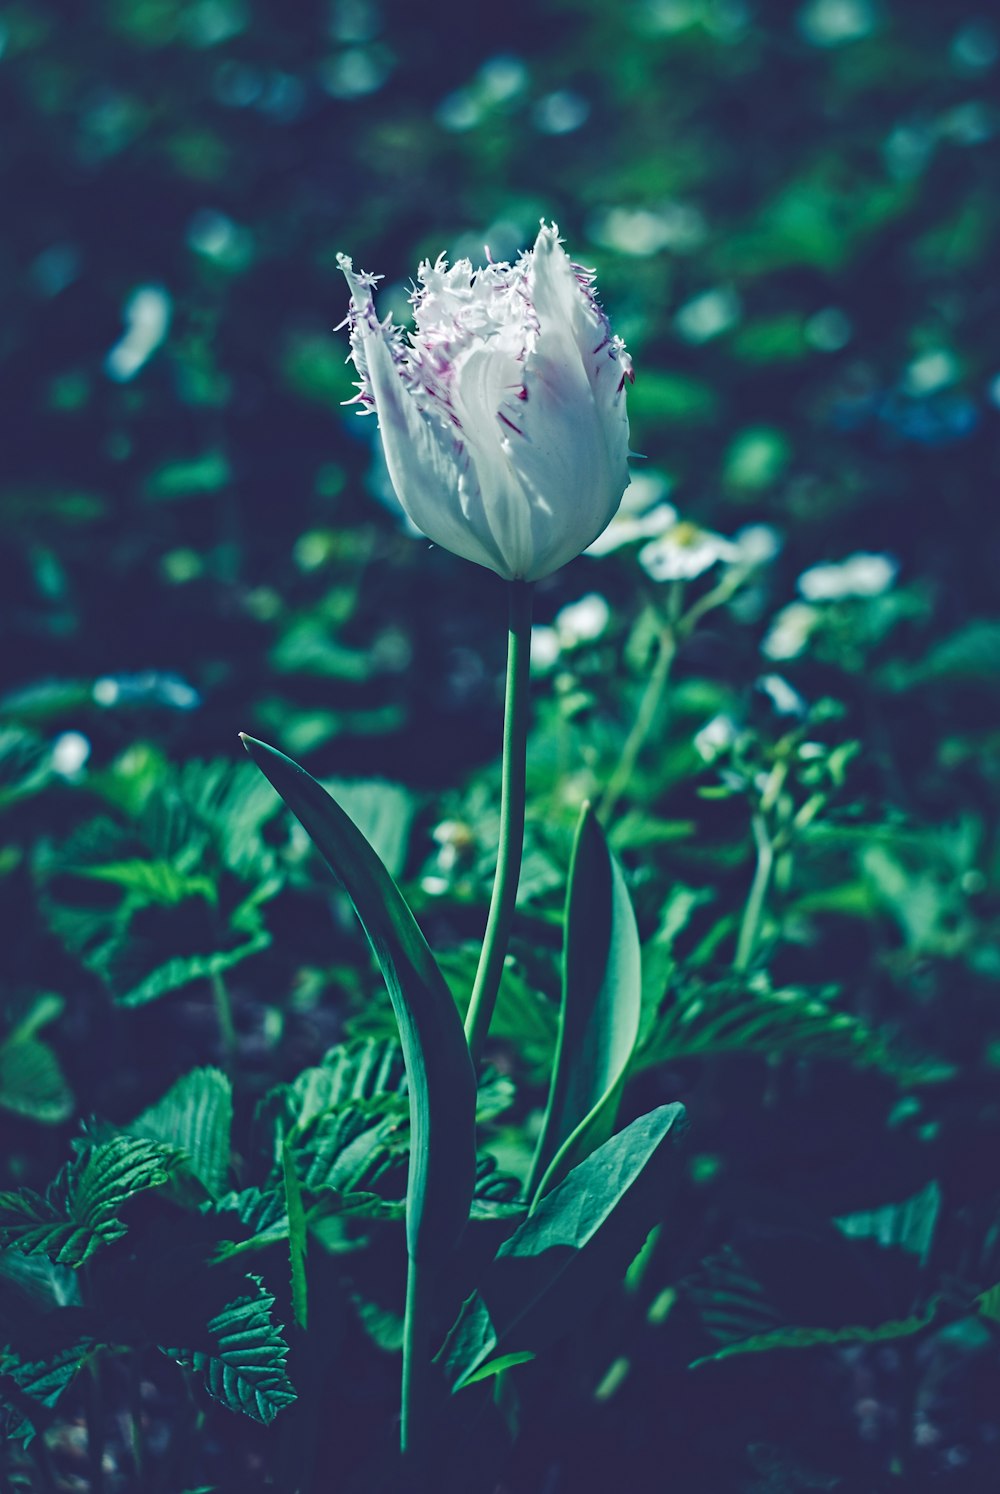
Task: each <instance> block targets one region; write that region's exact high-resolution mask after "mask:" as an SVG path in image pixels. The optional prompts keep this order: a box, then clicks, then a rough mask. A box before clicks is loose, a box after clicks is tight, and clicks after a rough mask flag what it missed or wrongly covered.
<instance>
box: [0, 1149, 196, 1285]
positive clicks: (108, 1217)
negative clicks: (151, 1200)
mask: <svg viewBox="0 0 1000 1494" xmlns="http://www.w3.org/2000/svg"><path fill="white" fill-rule="evenodd" d="M178 1161H179V1157H178V1154H177V1151H176V1150H175V1148H173V1147H170V1146H164V1145H162V1144H161V1143H159V1142H153V1141H142V1140H139V1139H137V1138H133V1137H128V1136H116V1137H114V1138H113V1139H112V1140H111V1141H107V1142H100V1143H92V1142H84V1143H82V1144H80V1146H79V1148H78V1151H77V1155H76V1156H75V1157H74V1159H73V1161H72V1162H68V1163H67V1164H66V1166H65V1167H64V1168H63V1169H62V1171H61V1172H60V1174H59V1176H58V1177H57V1178H56V1179H55V1181H54V1182H53V1183H52V1184H51V1186H50V1187H49V1189H48V1190H47V1192H46V1193H45V1194H44V1195H40V1194H37V1193H33V1192H31V1191H30V1190H29V1189H23V1190H22V1191H21V1192H19V1193H0V1245H4V1246H6V1245H15V1246H16V1247H17V1249H18V1250H21V1251H24V1252H25V1253H26V1254H29V1255H30V1254H33V1253H34V1252H36V1251H38V1252H40V1253H41V1254H43V1255H47V1256H48V1258H49V1259H50V1260H51V1261H54V1262H55V1263H56V1264H57V1265H63V1266H80V1265H82V1264H83V1263H84V1261H86V1260H89V1258H90V1257H91V1256H92V1255H93V1254H94V1253H95V1252H96V1251H98V1250H100V1249H101V1247H102V1246H105V1245H109V1244H111V1243H112V1242H113V1241H115V1240H119V1239H121V1237H122V1235H124V1234H125V1232H126V1230H127V1229H128V1225H127V1224H126V1223H125V1221H124V1220H123V1219H122V1218H121V1215H120V1211H121V1209H122V1207H123V1205H125V1204H127V1203H128V1202H129V1201H130V1200H131V1199H133V1198H135V1197H136V1196H137V1195H138V1194H140V1193H144V1192H147V1191H148V1190H149V1189H151V1188H161V1187H162V1186H163V1184H164V1183H166V1182H167V1181H168V1179H169V1178H170V1176H171V1173H172V1172H173V1171H174V1170H175V1168H176V1167H177V1164H178Z"/></svg>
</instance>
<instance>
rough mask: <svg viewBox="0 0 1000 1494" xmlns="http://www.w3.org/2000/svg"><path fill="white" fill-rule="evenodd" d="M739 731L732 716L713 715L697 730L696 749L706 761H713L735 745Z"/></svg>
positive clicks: (695, 737)
mask: <svg viewBox="0 0 1000 1494" xmlns="http://www.w3.org/2000/svg"><path fill="white" fill-rule="evenodd" d="M738 731H739V729H738V727H737V725H736V722H735V721H734V720H733V718H732V716H726V715H724V714H723V715H719V716H713V717H712V719H711V721H706V723H705V725H704V726H703V727H702V728H701V730H700V731H696V732H695V734H694V739H693V740H694V750H695V752H697V754H698V756H699V757H700V758H703V759H704V761H705V762H706V763H713V762H715V759H716V758H717V757H721V755H722V754H723V753H724V752H727V751H728V750H729V748H730V747H731V746H732V745H733V743H734V742H735V741H736V738H737V735H738Z"/></svg>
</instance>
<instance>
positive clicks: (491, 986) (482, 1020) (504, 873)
mask: <svg viewBox="0 0 1000 1494" xmlns="http://www.w3.org/2000/svg"><path fill="white" fill-rule="evenodd" d="M532 593H533V587H532V585H531V583H530V582H525V581H512V582H511V583H510V591H509V604H510V621H509V624H508V629H507V690H506V695H505V698H504V724H503V766H502V773H501V780H500V844H499V848H498V853H497V869H496V876H495V878H494V881H493V895H492V897H491V899H490V911H489V916H488V918H487V920H486V934H485V937H484V939H483V948H482V953H481V954H480V957H479V966H478V969H477V970H476V979H475V983H474V985H473V987H472V999H471V1001H470V1002H469V1011H468V1015H467V1017H466V1021H465V1035H466V1037H467V1038H468V1041H469V1051H470V1052H471V1054H472V1059H473V1062H474V1063H475V1062H478V1060H479V1058H480V1057H481V1055H482V1050H483V1044H484V1043H485V1041H486V1035H487V1033H488V1032H489V1028H490V1021H491V1019H492V1016H493V1008H494V1006H495V1005H496V999H497V992H498V991H499V989H500V977H501V975H502V974H503V964H504V959H505V957H506V954H507V945H508V943H509V942H510V930H511V924H512V923H513V921H514V905H515V903H516V901H517V884H518V879H519V877H520V873H521V854H522V848H523V844H524V799H525V773H526V754H527V743H528V704H529V702H528V683H529V669H530V663H531V611H532V601H533V595H532Z"/></svg>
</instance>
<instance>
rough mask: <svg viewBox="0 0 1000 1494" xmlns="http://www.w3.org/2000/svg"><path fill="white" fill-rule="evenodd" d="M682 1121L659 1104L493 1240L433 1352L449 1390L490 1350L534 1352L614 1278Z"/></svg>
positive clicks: (669, 1160)
mask: <svg viewBox="0 0 1000 1494" xmlns="http://www.w3.org/2000/svg"><path fill="white" fill-rule="evenodd" d="M682 1127H683V1109H682V1107H681V1106H679V1105H663V1106H661V1107H660V1108H659V1109H658V1110H654V1111H652V1112H651V1113H650V1114H649V1115H645V1116H642V1117H641V1118H640V1119H639V1120H636V1121H633V1122H632V1124H631V1125H630V1126H626V1128H625V1129H624V1130H623V1131H621V1132H620V1133H619V1134H618V1135H617V1136H614V1137H612V1139H611V1140H610V1141H606V1142H604V1144H603V1145H602V1146H600V1147H598V1148H597V1150H596V1151H594V1152H592V1153H591V1155H590V1156H589V1157H588V1158H587V1159H586V1160H585V1161H583V1162H580V1163H578V1164H577V1166H576V1167H575V1168H574V1169H573V1170H572V1172H570V1173H569V1174H568V1175H567V1176H566V1177H565V1178H563V1180H562V1181H561V1182H560V1183H558V1184H556V1186H555V1187H554V1188H553V1189H552V1191H551V1192H550V1193H547V1194H545V1196H544V1197H543V1198H542V1199H541V1200H540V1201H539V1202H538V1204H537V1205H536V1207H535V1208H534V1209H533V1211H532V1213H531V1214H529V1216H528V1218H527V1219H526V1220H525V1221H524V1223H523V1224H522V1225H520V1226H519V1228H518V1229H517V1230H515V1231H514V1233H513V1234H512V1235H511V1237H510V1238H509V1239H508V1240H506V1241H505V1242H504V1244H503V1245H502V1246H501V1247H500V1249H499V1251H498V1252H497V1255H496V1258H495V1259H494V1261H493V1262H492V1264H491V1265H490V1266H489V1267H488V1268H487V1271H486V1273H485V1275H484V1276H483V1278H482V1279H481V1280H480V1282H479V1286H478V1288H477V1290H476V1291H475V1292H474V1293H473V1295H472V1296H471V1297H470V1298H469V1299H468V1301H467V1302H466V1303H465V1305H464V1306H463V1308H462V1312H461V1314H460V1316H459V1319H458V1321H457V1323H456V1324H455V1326H454V1327H453V1328H452V1330H451V1332H450V1334H449V1335H448V1339H447V1341H446V1343H445V1345H444V1347H443V1348H442V1350H441V1354H440V1356H439V1358H440V1361H441V1364H442V1367H443V1369H444V1371H445V1374H446V1375H447V1377H448V1380H449V1382H450V1383H451V1385H452V1387H453V1389H455V1390H460V1389H461V1388H462V1386H463V1385H465V1384H466V1383H468V1380H469V1377H470V1376H471V1375H474V1374H476V1373H477V1371H480V1370H481V1369H482V1368H483V1366H484V1365H485V1364H487V1363H488V1362H492V1360H493V1356H494V1355H500V1356H503V1357H504V1358H506V1357H507V1356H508V1355H510V1354H518V1355H526V1354H529V1353H531V1354H535V1353H537V1352H538V1350H539V1349H541V1348H544V1347H546V1346H547V1345H548V1344H549V1343H551V1342H552V1341H553V1340H554V1339H556V1338H558V1337H560V1336H561V1335H562V1334H563V1333H565V1332H566V1330H567V1329H568V1328H569V1326H570V1325H571V1324H572V1323H574V1322H575V1321H577V1320H578V1315H579V1312H580V1306H581V1303H584V1302H586V1303H591V1304H593V1303H596V1302H597V1301H598V1300H599V1299H600V1297H601V1296H602V1295H603V1293H604V1292H606V1291H607V1290H608V1289H609V1288H610V1287H611V1286H613V1285H614V1284H615V1282H616V1281H618V1280H620V1279H621V1277H622V1276H623V1275H624V1272H625V1269H626V1267H627V1266H628V1263H629V1261H630V1260H631V1259H632V1257H633V1256H634V1255H635V1254H636V1251H637V1250H638V1249H639V1247H640V1245H641V1244H642V1242H643V1239H644V1238H645V1236H646V1235H647V1234H648V1233H649V1230H650V1229H651V1227H652V1225H653V1223H654V1222H655V1220H656V1218H657V1217H658V1215H659V1213H660V1211H661V1210H662V1208H663V1204H664V1194H665V1192H666V1190H667V1187H668V1183H669V1179H670V1176H671V1172H672V1171H673V1168H674V1166H675V1165H676V1164H675V1157H674V1143H675V1141H676V1137H677V1134H678V1132H679V1131H680V1130H681V1129H682ZM675 1128H676V1129H675ZM508 1362H509V1361H508Z"/></svg>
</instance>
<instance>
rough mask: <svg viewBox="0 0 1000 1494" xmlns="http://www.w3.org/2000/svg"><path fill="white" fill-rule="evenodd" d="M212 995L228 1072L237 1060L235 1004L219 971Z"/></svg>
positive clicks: (213, 984) (213, 981) (215, 977)
mask: <svg viewBox="0 0 1000 1494" xmlns="http://www.w3.org/2000/svg"><path fill="white" fill-rule="evenodd" d="M212 995H213V997H214V998H215V1015H216V1018H217V1020H218V1023H219V1041H220V1042H221V1044H222V1056H223V1063H224V1065H225V1067H226V1069H227V1071H230V1070H232V1068H233V1065H234V1062H235V1059H236V1023H235V1021H234V1020H233V1003H232V1000H231V998H230V995H229V988H228V986H227V985H226V982H225V981H224V980H223V978H222V976H221V975H220V974H219V972H218V971H216V972H215V974H214V975H213V976H212Z"/></svg>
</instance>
